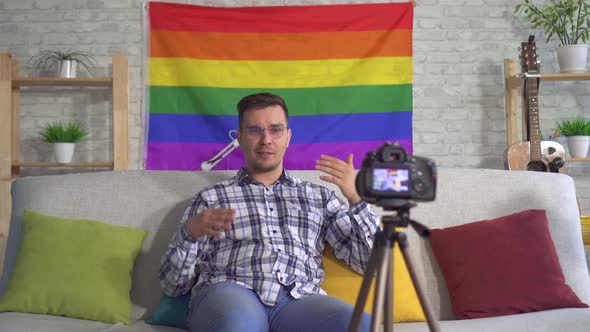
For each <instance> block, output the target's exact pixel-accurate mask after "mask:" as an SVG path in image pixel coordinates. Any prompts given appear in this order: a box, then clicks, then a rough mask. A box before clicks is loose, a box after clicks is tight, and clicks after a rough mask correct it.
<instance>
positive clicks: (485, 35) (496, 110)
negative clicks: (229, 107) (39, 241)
mask: <svg viewBox="0 0 590 332" xmlns="http://www.w3.org/2000/svg"><path fill="white" fill-rule="evenodd" d="M177 2H182V3H192V4H199V5H215V6H249V5H253V6H258V5H301V4H333V3H368V2H386V0H380V1H366V0H365V1H343V0H340V1H337V0H219V1H217V0H215V1H214V0H201V1H197V0H192V1H177ZM417 2H418V5H417V7H416V9H415V23H414V128H413V131H414V142H415V143H414V148H415V154H417V155H422V156H426V157H430V158H433V159H434V160H435V161H436V162H437V163H438V165H440V166H444V167H465V168H473V167H484V168H503V154H504V150H505V148H506V139H505V122H504V121H505V120H504V88H503V60H504V59H505V58H517V56H518V50H517V47H518V46H519V45H520V42H522V41H524V40H526V39H527V37H528V35H529V34H531V33H532V34H535V35H536V36H537V46H538V51H537V53H538V55H539V58H540V60H541V66H542V71H543V72H555V71H557V60H556V56H555V48H556V46H557V45H556V44H555V43H549V44H547V43H545V41H544V36H543V34H542V31H540V30H537V31H533V30H531V29H530V28H529V24H528V22H527V20H526V19H525V18H520V17H515V16H514V15H513V14H512V12H513V9H514V6H515V4H516V3H517V2H518V1H516V0H417ZM144 4H145V3H144V2H142V1H140V0H79V1H77V0H0V52H9V53H12V54H13V55H14V56H15V57H16V58H17V59H19V60H20V61H21V67H22V71H21V73H22V75H37V74H38V72H37V71H36V70H35V69H34V68H31V66H30V65H29V63H28V61H29V59H30V57H31V56H33V55H35V54H37V53H38V52H39V51H40V50H44V49H57V48H68V47H71V48H78V49H82V50H86V51H89V52H92V53H93V54H95V55H96V58H97V60H98V70H97V73H98V75H99V76H100V75H103V76H104V75H109V74H110V66H109V65H110V61H111V55H112V54H114V53H124V54H127V55H128V56H129V65H130V88H131V91H130V113H131V119H130V135H131V167H132V168H133V169H139V168H142V167H143V166H142V159H143V137H142V136H143V127H144V121H143V116H142V86H143V77H142V68H143V53H144V43H143V38H144V37H143V29H144V27H143V26H144V22H143V17H142V15H143V7H144ZM589 91H590V82H544V83H541V93H540V101H541V127H542V129H543V132H544V134H545V135H546V136H548V135H549V134H550V133H552V132H553V130H554V128H555V120H557V119H563V118H568V117H571V116H574V115H585V116H589V114H588V111H587V110H586V107H589V106H590V97H589ZM21 105H22V114H21V124H22V125H21V128H22V135H21V145H22V148H21V150H22V151H21V153H22V155H23V159H26V160H30V161H43V160H48V159H49V158H50V155H51V152H50V149H49V147H48V146H46V145H45V144H43V143H42V142H41V141H40V140H39V138H38V135H37V133H38V131H39V128H40V127H41V126H43V125H44V124H45V123H47V122H48V121H51V120H55V119H76V120H78V121H81V122H82V123H83V124H85V125H87V126H88V127H89V128H90V133H91V137H92V138H91V139H89V140H87V141H85V142H83V143H81V144H79V146H78V152H77V154H76V160H80V161H102V160H109V159H110V158H111V157H110V156H111V154H112V148H111V145H112V142H111V139H110V137H111V133H112V121H111V119H110V108H111V99H110V92H109V91H108V90H100V89H96V91H92V92H89V91H87V90H77V89H71V88H62V89H57V90H52V91H48V90H46V89H29V90H27V92H26V93H23V95H22V97H21ZM563 143H564V144H565V142H563ZM589 170H590V163H588V164H586V163H572V164H568V165H567V173H568V174H569V175H571V176H572V177H574V179H575V181H576V186H577V190H578V196H579V200H580V204H581V207H582V212H583V213H584V214H590V181H589V180H587V177H586V174H587V173H588V172H589ZM76 171H80V170H76ZM28 172H30V173H31V174H36V173H39V172H41V170H29V171H28ZM43 172H47V171H43Z"/></svg>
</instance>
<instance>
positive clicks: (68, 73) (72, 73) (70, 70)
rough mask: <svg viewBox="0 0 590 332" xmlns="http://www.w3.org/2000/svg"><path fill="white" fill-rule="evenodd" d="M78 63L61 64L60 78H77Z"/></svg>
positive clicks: (59, 69) (64, 62)
mask: <svg viewBox="0 0 590 332" xmlns="http://www.w3.org/2000/svg"><path fill="white" fill-rule="evenodd" d="M77 69H78V63H77V62H76V61H71V60H66V61H61V62H60V63H59V68H58V74H59V77H65V78H74V77H76V70H77Z"/></svg>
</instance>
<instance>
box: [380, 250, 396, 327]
mask: <svg viewBox="0 0 590 332" xmlns="http://www.w3.org/2000/svg"><path fill="white" fill-rule="evenodd" d="M391 245H392V246H391V248H390V250H389V259H388V260H387V261H386V264H387V266H388V268H387V284H386V286H385V304H384V310H385V319H384V320H383V332H392V330H393V272H394V271H393V269H394V266H395V264H393V262H394V252H393V245H394V243H392V244H391Z"/></svg>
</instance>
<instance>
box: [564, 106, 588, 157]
mask: <svg viewBox="0 0 590 332" xmlns="http://www.w3.org/2000/svg"><path fill="white" fill-rule="evenodd" d="M556 125H557V129H558V130H559V134H560V135H563V136H565V137H566V140H567V147H568V150H569V153H570V155H571V156H572V157H573V158H586V155H587V154H588V146H590V120H588V119H585V118H583V117H581V116H578V117H576V118H574V119H572V120H563V121H557V122H556Z"/></svg>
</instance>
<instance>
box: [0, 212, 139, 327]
mask: <svg viewBox="0 0 590 332" xmlns="http://www.w3.org/2000/svg"><path fill="white" fill-rule="evenodd" d="M146 235H147V231H145V230H141V229H135V228H130V227H122V226H114V225H109V224H106V223H102V222H98V221H92V220H75V219H65V218H58V217H51V216H46V215H43V214H40V213H36V212H32V211H28V210H27V211H25V213H24V217H23V225H22V240H21V246H20V249H19V252H18V256H17V258H16V262H15V266H14V269H13V271H12V275H11V276H10V281H9V282H8V286H7V288H6V291H5V292H4V294H3V295H2V297H1V298H0V311H16V312H29V313H36V314H49V315H60V316H68V317H74V318H82V319H87V320H97V321H103V322H107V323H125V324H129V323H130V320H131V299H130V295H129V291H130V289H131V273H132V270H133V263H134V261H135V258H136V257H137V254H138V253H139V251H140V250H141V246H142V244H143V240H144V238H145V236H146Z"/></svg>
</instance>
